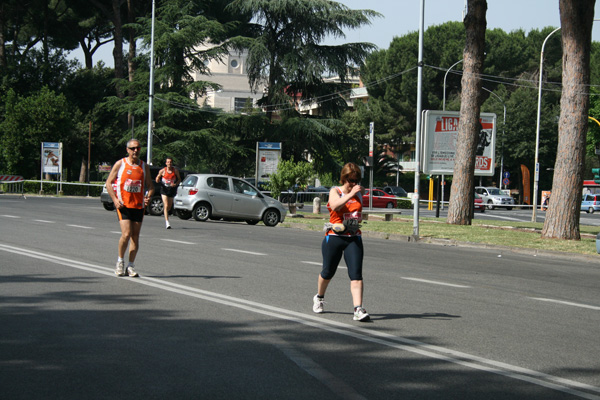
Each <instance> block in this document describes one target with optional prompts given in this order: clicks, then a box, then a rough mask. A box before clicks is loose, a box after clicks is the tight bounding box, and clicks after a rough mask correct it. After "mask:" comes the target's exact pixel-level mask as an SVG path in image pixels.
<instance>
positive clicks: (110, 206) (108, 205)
mask: <svg viewBox="0 0 600 400" xmlns="http://www.w3.org/2000/svg"><path fill="white" fill-rule="evenodd" d="M102 205H103V206H104V209H105V210H107V211H114V210H115V205H114V204H113V203H102Z"/></svg>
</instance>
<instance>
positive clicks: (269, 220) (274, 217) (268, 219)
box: [263, 209, 280, 226]
mask: <svg viewBox="0 0 600 400" xmlns="http://www.w3.org/2000/svg"><path fill="white" fill-rule="evenodd" d="M279 220H280V216H279V211H277V210H274V209H269V210H267V211H265V214H264V215H263V222H264V223H265V225H266V226H275V225H277V224H278V223H279Z"/></svg>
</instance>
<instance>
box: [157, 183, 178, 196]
mask: <svg viewBox="0 0 600 400" xmlns="http://www.w3.org/2000/svg"><path fill="white" fill-rule="evenodd" d="M160 194H162V195H163V196H168V197H175V195H176V194H177V186H165V185H160Z"/></svg>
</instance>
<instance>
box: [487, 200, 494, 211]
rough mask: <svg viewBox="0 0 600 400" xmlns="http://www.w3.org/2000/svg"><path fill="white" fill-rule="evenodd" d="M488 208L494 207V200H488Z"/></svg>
mask: <svg viewBox="0 0 600 400" xmlns="http://www.w3.org/2000/svg"><path fill="white" fill-rule="evenodd" d="M487 208H488V210H493V209H494V202H493V201H492V200H488V202H487Z"/></svg>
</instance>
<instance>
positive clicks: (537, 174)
mask: <svg viewBox="0 0 600 400" xmlns="http://www.w3.org/2000/svg"><path fill="white" fill-rule="evenodd" d="M559 29H560V28H556V29H555V30H553V31H552V32H550V34H549V35H548V36H546V39H544V43H542V52H541V53H540V83H539V87H538V109H537V124H536V128H535V166H534V167H535V173H534V179H533V213H532V214H531V222H537V221H536V211H537V200H538V195H537V192H538V186H539V182H540V164H539V161H538V158H539V154H540V115H541V109H542V76H543V75H544V47H545V46H546V42H547V41H548V39H550V36H552V35H553V34H554V33H555V32H556V31H558V30H559Z"/></svg>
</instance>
